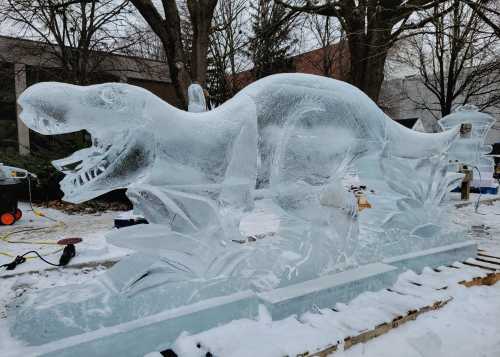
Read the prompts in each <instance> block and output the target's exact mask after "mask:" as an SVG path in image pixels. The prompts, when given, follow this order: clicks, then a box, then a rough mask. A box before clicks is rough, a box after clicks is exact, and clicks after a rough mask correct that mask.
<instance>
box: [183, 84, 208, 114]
mask: <svg viewBox="0 0 500 357" xmlns="http://www.w3.org/2000/svg"><path fill="white" fill-rule="evenodd" d="M188 99H189V104H188V111H190V112H192V113H201V112H206V111H207V103H206V100H205V93H204V91H203V87H202V86H200V85H199V84H198V83H193V84H191V85H190V86H189V88H188Z"/></svg>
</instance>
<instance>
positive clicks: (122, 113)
mask: <svg viewBox="0 0 500 357" xmlns="http://www.w3.org/2000/svg"><path fill="white" fill-rule="evenodd" d="M19 105H20V106H21V107H22V113H21V118H22V120H23V121H24V123H25V124H26V125H27V126H28V127H29V128H31V129H32V130H34V131H36V132H39V133H41V134H46V135H52V134H61V133H70V132H75V131H80V130H86V131H87V132H88V133H89V134H90V135H91V136H92V146H91V147H89V148H86V149H83V150H80V151H77V152H75V153H74V154H73V155H71V156H70V157H68V158H66V159H61V160H56V161H55V162H54V165H55V166H56V167H57V168H58V169H59V170H61V171H62V172H64V173H65V174H66V177H65V178H64V179H63V181H62V182H61V188H62V190H63V191H64V193H65V196H64V199H65V200H66V201H70V202H83V201H86V200H89V199H92V198H94V197H97V196H98V195H101V194H103V193H105V192H109V191H111V190H114V189H118V188H126V189H127V190H128V193H127V194H128V196H129V197H130V199H131V200H132V202H133V203H134V208H136V209H137V210H138V211H140V212H141V213H142V214H143V215H144V216H145V217H146V219H147V220H148V221H149V222H150V224H149V225H148V226H134V227H128V228H125V229H120V230H117V231H114V232H112V233H110V234H109V235H108V240H110V241H111V242H112V243H113V244H116V245H121V246H125V247H129V248H133V249H135V250H138V251H142V252H143V253H146V254H148V257H147V258H144V257H137V256H133V257H131V258H128V260H126V262H125V263H123V264H122V262H120V263H118V264H117V265H116V266H114V267H113V268H111V269H110V270H109V271H108V272H107V273H106V274H104V278H102V279H98V281H95V282H92V283H89V284H87V285H86V286H72V287H71V288H70V287H68V288H67V289H59V290H57V291H52V290H46V291H41V292H40V293H39V294H38V296H37V297H33V298H30V299H29V300H27V301H26V302H25V303H24V305H20V304H18V306H22V308H20V309H19V310H18V312H17V314H16V315H15V320H14V322H13V324H14V328H13V329H14V330H17V329H19V334H21V335H23V336H29V331H28V330H26V327H25V326H32V323H33V321H35V320H36V321H37V323H40V324H43V326H44V327H43V329H44V330H45V329H47V328H48V327H47V326H48V324H49V322H46V321H50V329H48V330H47V331H48V332H47V336H42V337H40V338H38V339H37V338H35V337H34V338H33V339H34V340H36V341H33V342H36V343H42V342H46V341H48V340H50V339H51V338H52V339H53V338H55V337H56V336H57V337H58V338H60V337H63V336H70V335H73V334H77V333H81V332H82V331H89V330H92V329H95V328H98V327H99V326H109V325H113V324H116V323H120V322H123V321H129V320H132V319H136V318H138V317H141V316H146V315H148V314H153V313H156V312H159V311H163V310H165V309H168V308H175V307H178V306H181V305H184V304H188V303H193V302H196V301H200V300H202V299H208V298H211V297H214V296H220V295H224V294H229V293H234V292H235V291H242V290H246V289H255V290H266V289H272V288H276V287H282V286H287V285H289V284H293V283H296V282H303V281H305V280H308V279H314V278H317V277H319V276H321V275H324V274H328V273H331V272H335V271H339V270H342V269H345V268H347V267H349V266H352V265H354V264H356V263H359V264H365V263H367V262H373V261H377V260H380V259H381V258H384V257H386V256H393V255H396V254H403V253H406V252H409V251H411V250H419V249H423V248H422V247H432V246H439V245H440V244H442V243H443V239H444V238H443V237H444V236H445V234H442V232H441V229H442V227H443V226H444V224H445V223H444V221H439V219H440V216H439V215H438V214H435V213H436V212H435V210H434V208H438V207H439V206H440V205H441V203H442V200H443V198H444V196H445V194H446V192H447V191H448V189H449V187H450V185H453V184H456V182H457V180H459V179H460V177H461V176H460V175H454V174H450V173H448V171H447V167H446V166H447V163H448V159H449V158H450V156H449V155H450V154H449V153H448V151H449V148H450V145H451V144H452V143H453V142H454V140H456V139H457V137H458V135H459V130H458V128H457V127H454V128H452V129H449V130H447V131H444V132H442V133H438V134H424V133H418V132H414V131H411V130H409V129H407V128H405V127H403V126H401V125H399V124H398V123H396V122H394V121H393V120H391V119H390V118H389V117H388V116H387V115H385V114H384V113H383V112H382V110H380V109H379V108H378V107H377V105H376V104H375V103H374V102H373V101H371V100H370V99H369V98H368V97H367V96H366V95H365V94H364V93H362V92H361V91H360V90H358V89H356V88H355V87H353V86H351V85H349V84H347V83H344V82H341V81H337V80H334V79H329V78H324V77H318V76H312V75H305V74H280V75H273V76H270V77H267V78H264V79H261V80H259V81H257V82H255V83H253V84H251V85H249V86H248V87H246V88H245V89H243V90H242V91H241V92H240V93H238V94H237V95H236V96H235V97H234V98H232V99H231V100H229V101H228V102H226V103H225V104H223V105H221V106H220V107H218V108H216V109H214V110H211V111H208V112H203V113H190V112H185V111H182V110H179V109H176V108H174V107H173V106H171V105H169V104H167V103H166V102H164V101H163V100H161V99H160V98H158V97H156V96H155V95H153V94H151V93H150V92H148V91H147V90H145V89H142V88H138V87H135V86H131V85H128V84H123V83H121V84H119V83H110V84H101V85H93V86H88V87H79V86H74V85H68V84H60V83H40V84H36V85H33V86H31V87H29V88H28V89H27V90H26V91H25V92H24V93H23V94H22V95H21V97H20V99H19ZM410 175H411V176H412V177H413V180H408V179H407V178H408V177H409V176H410ZM353 180H354V181H356V180H358V181H359V180H360V181H361V182H362V183H363V184H364V185H368V189H369V190H371V191H373V192H374V193H373V195H372V196H371V198H370V200H373V201H372V206H373V207H374V208H373V209H368V210H366V211H368V212H366V211H363V212H362V213H361V214H358V213H359V212H358V209H357V207H356V202H355V201H354V200H353V194H352V193H351V192H349V190H348V187H347V188H345V186H346V185H348V184H349V182H351V181H353ZM256 189H258V190H259V191H258V192H259V195H267V197H270V198H272V200H273V202H274V203H275V207H276V209H277V210H279V211H280V214H281V215H282V225H281V226H280V230H279V232H278V234H277V235H276V236H273V237H272V238H269V239H259V240H257V241H256V242H253V243H251V244H239V243H234V242H233V240H238V238H239V237H240V233H239V229H238V228H239V221H240V218H241V216H242V214H243V212H244V211H246V210H249V209H251V207H252V206H253V204H254V193H255V192H256V191H255V190H256ZM436 222H437V223H436ZM360 237H363V239H360ZM379 238H380V239H379ZM361 241H362V244H363V245H362V246H361V247H360V246H359V245H358V242H361ZM381 242H382V243H384V244H385V243H387V245H382V246H381V245H380V243H381ZM381 247H382V248H381ZM387 247H388V248H387ZM389 248H390V249H389ZM395 249H396V250H395ZM355 255H357V258H356V259H351V258H352V257H353V256H355ZM151 287H155V288H154V289H151ZM63 290H64V291H63ZM111 295H112V296H111ZM127 296H128V297H129V298H128V297H127ZM73 299H76V300H77V301H80V300H81V299H84V300H85V299H86V300H85V301H84V302H82V304H84V305H85V306H86V307H85V308H82V309H80V308H79V307H78V306H79V305H78V306H77V304H76V303H73ZM42 302H43V303H42ZM40 304H41V305H42V306H43V308H42V307H41V305H40ZM103 304H104V305H105V306H107V309H106V312H105V313H104V314H103V315H102V316H101V315H99V317H98V318H94V317H93V315H92V314H94V312H95V311H100V310H99V309H91V308H89V306H102V305H103ZM35 306H36V308H35ZM82 306H83V305H82ZM34 314H35V315H36V316H35V315H34ZM59 316H65V318H66V319H67V320H71V321H72V323H73V325H72V327H71V328H69V327H68V326H69V325H68V326H66V325H65V327H64V328H58V327H57V326H59V325H60V324H61V323H62V322H61V321H60V320H59ZM70 316H71V318H70ZM23 321H24V322H23ZM27 321H30V323H28V322H27ZM41 329H42V328H41ZM49 330H50V331H49Z"/></svg>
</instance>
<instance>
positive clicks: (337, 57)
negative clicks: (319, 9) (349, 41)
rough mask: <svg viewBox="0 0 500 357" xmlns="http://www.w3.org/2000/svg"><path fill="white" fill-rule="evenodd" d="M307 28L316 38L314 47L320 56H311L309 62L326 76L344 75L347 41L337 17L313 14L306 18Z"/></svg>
mask: <svg viewBox="0 0 500 357" xmlns="http://www.w3.org/2000/svg"><path fill="white" fill-rule="evenodd" d="M305 23H306V25H307V30H308V31H309V32H310V34H311V35H312V36H313V38H314V48H316V49H320V50H321V51H320V52H319V56H318V57H315V58H309V63H310V65H311V66H313V67H314V68H315V69H316V70H317V71H319V72H320V73H321V74H322V75H323V76H325V77H334V76H335V75H339V76H340V77H342V78H343V77H344V75H345V74H344V73H343V70H344V67H345V66H344V62H346V61H345V54H346V51H345V41H344V34H343V30H342V28H341V27H340V24H339V23H338V21H336V19H335V18H332V17H328V16H320V15H316V14H312V15H310V16H308V17H307V19H306V22H305Z"/></svg>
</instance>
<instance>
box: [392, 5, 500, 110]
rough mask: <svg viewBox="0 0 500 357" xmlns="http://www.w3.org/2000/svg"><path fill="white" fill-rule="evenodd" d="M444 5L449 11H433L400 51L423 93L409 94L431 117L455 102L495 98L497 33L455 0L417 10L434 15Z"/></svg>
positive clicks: (498, 96) (482, 104)
mask: <svg viewBox="0 0 500 357" xmlns="http://www.w3.org/2000/svg"><path fill="white" fill-rule="evenodd" d="M448 6H451V8H452V11H451V12H449V13H448V14H446V15H444V16H440V17H438V16H435V18H434V19H433V20H432V21H431V22H430V23H429V24H428V25H427V26H426V27H425V28H424V29H423V31H421V33H420V34H417V35H416V36H415V37H411V38H409V39H408V45H407V46H405V47H401V53H400V58H401V59H402V61H403V62H404V63H406V64H408V65H410V66H411V67H413V68H415V69H417V70H418V73H419V77H420V80H421V82H422V84H423V86H424V87H425V89H426V91H425V93H427V94H428V95H420V96H418V97H416V96H414V95H413V94H411V95H410V96H409V97H410V99H411V100H412V101H414V102H415V104H417V105H418V106H420V107H421V108H425V109H428V110H429V111H431V113H434V116H435V117H436V118H440V117H442V116H445V115H447V114H449V113H450V112H451V111H452V109H453V107H454V106H456V105H457V104H466V103H471V104H475V105H477V106H478V107H479V108H480V109H481V110H484V109H488V108H492V107H494V106H497V105H499V104H500V93H499V90H500V57H499V54H500V52H499V45H500V40H499V38H498V37H497V36H496V35H495V34H492V33H491V32H488V31H486V30H485V27H486V26H487V24H485V23H484V22H483V21H482V19H481V16H479V14H478V13H477V12H475V11H474V10H473V9H471V8H470V7H468V6H467V5H466V4H464V3H463V2H461V1H460V0H450V1H448V2H447V3H443V4H439V5H437V6H436V7H435V8H433V9H432V10H428V13H427V14H422V15H421V16H433V15H434V14H437V13H440V12H442V10H443V9H444V8H446V7H448ZM412 92H413V89H412Z"/></svg>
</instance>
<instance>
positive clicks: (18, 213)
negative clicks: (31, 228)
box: [14, 208, 23, 221]
mask: <svg viewBox="0 0 500 357" xmlns="http://www.w3.org/2000/svg"><path fill="white" fill-rule="evenodd" d="M22 216H23V211H21V210H20V209H19V208H16V212H14V217H15V218H16V221H19V220H20V219H21V217H22Z"/></svg>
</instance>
